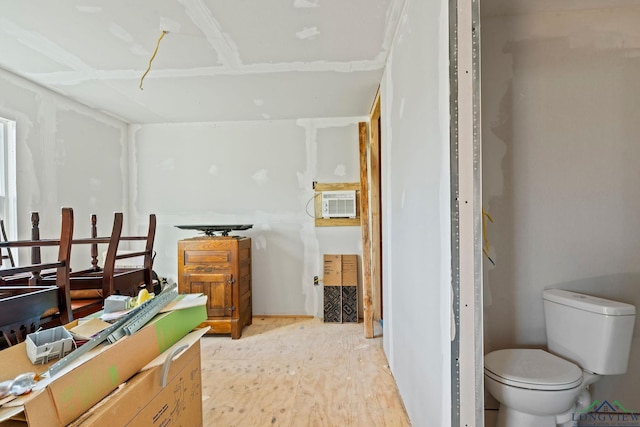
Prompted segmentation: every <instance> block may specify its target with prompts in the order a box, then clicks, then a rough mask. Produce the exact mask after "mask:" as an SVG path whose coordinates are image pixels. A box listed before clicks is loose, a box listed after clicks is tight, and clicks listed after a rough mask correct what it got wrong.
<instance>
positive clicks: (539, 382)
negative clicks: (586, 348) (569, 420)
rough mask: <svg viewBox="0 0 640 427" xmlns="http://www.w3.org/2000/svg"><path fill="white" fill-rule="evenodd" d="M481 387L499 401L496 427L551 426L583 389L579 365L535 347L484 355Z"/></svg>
mask: <svg viewBox="0 0 640 427" xmlns="http://www.w3.org/2000/svg"><path fill="white" fill-rule="evenodd" d="M484 374H485V387H486V388H487V391H489V393H491V395H492V396H493V397H495V398H496V399H497V400H498V401H499V402H500V404H501V405H500V412H499V413H498V423H497V426H496V427H511V426H518V427H555V426H556V425H557V424H558V423H559V422H560V420H559V419H558V416H562V415H565V414H567V413H569V412H570V411H571V410H572V409H573V408H574V404H575V401H576V399H577V398H578V395H580V393H581V391H582V389H583V375H582V369H580V368H579V367H578V366H576V365H575V364H573V363H571V362H569V361H567V360H564V359H562V358H560V357H557V356H554V355H553V354H551V353H548V352H546V351H543V350H538V349H505V350H497V351H494V352H492V353H489V354H488V355H486V357H485V368H484Z"/></svg>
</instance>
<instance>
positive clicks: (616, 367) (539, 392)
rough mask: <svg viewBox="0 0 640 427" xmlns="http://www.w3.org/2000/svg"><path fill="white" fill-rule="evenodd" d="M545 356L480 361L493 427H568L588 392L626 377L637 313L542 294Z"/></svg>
mask: <svg viewBox="0 0 640 427" xmlns="http://www.w3.org/2000/svg"><path fill="white" fill-rule="evenodd" d="M542 298H543V300H544V301H543V304H544V318H545V327H546V331H547V348H548V350H547V351H544V350H539V349H506V350H496V351H493V352H491V353H489V354H487V355H486V356H485V361H484V378H485V387H486V389H487V390H488V391H489V393H491V395H492V396H493V397H495V398H496V399H497V400H498V401H499V402H500V410H499V412H498V422H497V426H496V427H555V426H557V425H566V426H570V425H573V414H574V412H575V411H576V410H577V409H584V408H586V407H587V406H588V405H589V404H590V403H591V395H590V394H589V391H588V387H589V385H590V384H593V383H594V382H596V381H598V380H599V379H600V377H601V376H603V375H619V374H624V373H625V372H626V371H627V364H628V361H629V353H630V350H631V337H632V335H633V325H634V323H635V316H636V308H635V307H634V306H633V305H630V304H625V303H621V302H617V301H611V300H607V299H603V298H598V297H594V296H590V295H584V294H579V293H576V292H569V291H564V290H560V289H548V290H545V291H544V292H543V294H542Z"/></svg>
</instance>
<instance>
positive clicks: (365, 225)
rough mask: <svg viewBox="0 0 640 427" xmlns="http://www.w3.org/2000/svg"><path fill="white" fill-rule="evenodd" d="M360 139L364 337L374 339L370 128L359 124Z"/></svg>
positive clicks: (363, 123) (364, 124) (362, 123)
mask: <svg viewBox="0 0 640 427" xmlns="http://www.w3.org/2000/svg"><path fill="white" fill-rule="evenodd" d="M358 130H359V139H360V223H361V226H362V298H363V305H362V311H363V315H364V336H365V337H366V338H373V298H372V295H373V289H372V288H371V235H370V232H369V178H368V173H367V170H368V169H367V142H368V140H369V138H368V126H367V123H365V122H360V123H358Z"/></svg>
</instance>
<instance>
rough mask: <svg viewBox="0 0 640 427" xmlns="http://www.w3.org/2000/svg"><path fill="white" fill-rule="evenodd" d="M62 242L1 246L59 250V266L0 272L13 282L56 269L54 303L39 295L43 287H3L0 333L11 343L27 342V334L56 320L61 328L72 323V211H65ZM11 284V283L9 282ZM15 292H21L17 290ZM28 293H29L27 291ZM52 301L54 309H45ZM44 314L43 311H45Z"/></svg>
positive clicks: (3, 244) (4, 245)
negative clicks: (70, 276) (42, 247)
mask: <svg viewBox="0 0 640 427" xmlns="http://www.w3.org/2000/svg"><path fill="white" fill-rule="evenodd" d="M61 216H62V220H61V226H60V239H58V240H40V239H38V240H21V241H20V240H16V241H3V242H0V248H19V247H29V248H33V247H41V246H53V245H57V246H58V260H57V261H56V262H49V263H38V264H30V265H25V266H15V265H14V266H12V267H9V268H5V269H0V278H8V279H10V278H11V277H13V276H16V275H17V276H20V277H22V276H24V274H25V273H31V272H33V271H37V272H41V271H43V270H47V269H55V271H56V273H55V280H54V284H55V286H49V288H48V289H54V290H57V292H55V297H54V299H53V300H48V299H45V300H43V299H42V295H41V293H40V292H39V291H40V290H42V289H43V288H46V287H43V286H22V287H18V286H2V287H0V313H2V315H1V316H0V330H1V332H2V335H3V336H4V338H5V340H6V341H7V342H8V343H15V342H20V341H22V340H24V338H25V337H26V334H28V333H30V332H33V331H35V330H37V329H38V328H39V327H40V325H41V324H43V323H48V322H50V321H52V320H56V321H58V322H59V323H61V324H64V323H68V322H70V321H71V320H73V312H72V310H71V303H70V298H69V287H68V286H69V275H70V268H69V259H70V255H71V242H72V240H73V210H72V209H71V208H63V209H62V215H61ZM9 282H10V280H9ZM16 288H22V290H17V289H16ZM25 289H26V290H25ZM46 301H49V305H52V306H51V307H45V306H44V305H43V304H45V305H46ZM34 307H35V308H34ZM43 310H44V311H43Z"/></svg>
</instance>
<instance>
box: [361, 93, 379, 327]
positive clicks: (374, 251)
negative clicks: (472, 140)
mask: <svg viewBox="0 0 640 427" xmlns="http://www.w3.org/2000/svg"><path fill="white" fill-rule="evenodd" d="M380 134H381V132H380V89H379V88H378V92H377V93H376V97H375V100H374V102H373V106H372V108H371V113H370V116H369V123H365V122H362V123H359V142H360V198H361V199H360V219H361V224H362V266H363V267H362V277H363V315H364V334H365V337H366V338H373V337H374V327H373V325H374V322H375V321H379V320H380V319H381V318H382V313H383V312H382V307H383V305H382V219H381V197H380V193H381V187H380V182H381V181H380V169H381V167H380V166H381V165H380Z"/></svg>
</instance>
